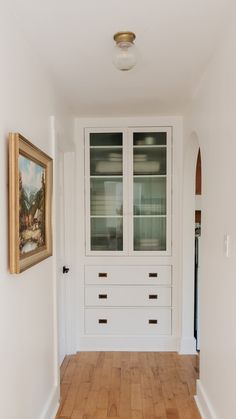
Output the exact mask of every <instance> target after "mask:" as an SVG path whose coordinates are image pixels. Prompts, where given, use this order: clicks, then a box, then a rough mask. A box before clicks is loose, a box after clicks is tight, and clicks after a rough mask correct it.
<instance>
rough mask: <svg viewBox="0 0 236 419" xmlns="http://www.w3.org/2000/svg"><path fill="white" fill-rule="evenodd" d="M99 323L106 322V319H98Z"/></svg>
mask: <svg viewBox="0 0 236 419" xmlns="http://www.w3.org/2000/svg"><path fill="white" fill-rule="evenodd" d="M98 323H99V324H107V319H98Z"/></svg>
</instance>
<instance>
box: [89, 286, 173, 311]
mask: <svg viewBox="0 0 236 419" xmlns="http://www.w3.org/2000/svg"><path fill="white" fill-rule="evenodd" d="M85 305H86V306H103V307H110V306H113V307H114V306H131V307H132V306H134V307H137V306H144V307H145V306H147V307H153V306H156V307H158V306H159V307H163V306H165V307H170V306H171V288H170V287H155V286H152V287H146V286H142V285H140V286H135V285H126V286H125V285H124V286H119V285H112V286H106V285H100V286H96V285H88V286H87V287H86V288H85Z"/></svg>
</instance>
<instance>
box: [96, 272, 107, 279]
mask: <svg viewBox="0 0 236 419" xmlns="http://www.w3.org/2000/svg"><path fill="white" fill-rule="evenodd" d="M98 276H99V278H107V272H99V273H98Z"/></svg>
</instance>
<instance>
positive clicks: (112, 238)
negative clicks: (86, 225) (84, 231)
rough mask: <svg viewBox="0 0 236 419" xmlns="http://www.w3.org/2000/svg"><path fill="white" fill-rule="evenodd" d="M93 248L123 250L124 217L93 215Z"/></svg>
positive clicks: (98, 249)
mask: <svg viewBox="0 0 236 419" xmlns="http://www.w3.org/2000/svg"><path fill="white" fill-rule="evenodd" d="M91 250H97V251H117V250H119V251H121V250H123V219H122V218H121V217H119V218H118V217H117V218H115V217H114V218H113V217H108V218H105V217H101V218H99V217H96V218H93V217H91Z"/></svg>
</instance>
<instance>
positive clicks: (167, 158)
mask: <svg viewBox="0 0 236 419" xmlns="http://www.w3.org/2000/svg"><path fill="white" fill-rule="evenodd" d="M85 151H86V173H85V189H86V214H87V220H86V253H87V254H88V255H89V254H93V255H96V254H98V255H99V254H101V255H116V254H117V255H119V254H122V255H135V254H144V255H148V254H149V255H150V254H159V255H169V254H170V251H171V231H170V226H171V222H170V218H171V214H170V208H171V202H170V201H171V129H170V128H157V127H152V128H150V127H149V128H146V127H145V128H140V127H139V128H132V129H131V128H130V129H86V132H85Z"/></svg>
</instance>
